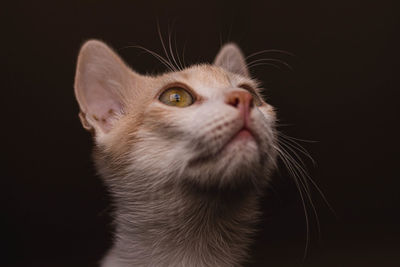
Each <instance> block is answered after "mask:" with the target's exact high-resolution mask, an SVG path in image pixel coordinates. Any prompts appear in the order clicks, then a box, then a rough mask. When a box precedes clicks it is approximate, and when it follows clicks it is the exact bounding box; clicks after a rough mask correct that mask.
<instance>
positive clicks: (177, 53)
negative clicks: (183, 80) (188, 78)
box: [174, 34, 185, 70]
mask: <svg viewBox="0 0 400 267" xmlns="http://www.w3.org/2000/svg"><path fill="white" fill-rule="evenodd" d="M174 44H175V53H176V57H177V58H178V62H179V66H180V69H181V70H183V69H184V68H185V67H184V65H183V64H182V61H181V58H180V56H179V52H178V45H177V44H176V34H175V35H174Z"/></svg>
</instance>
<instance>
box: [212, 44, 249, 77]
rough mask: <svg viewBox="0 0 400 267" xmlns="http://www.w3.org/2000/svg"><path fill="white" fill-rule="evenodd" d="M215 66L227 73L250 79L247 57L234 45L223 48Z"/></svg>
mask: <svg viewBox="0 0 400 267" xmlns="http://www.w3.org/2000/svg"><path fill="white" fill-rule="evenodd" d="M214 65H216V66H218V67H222V68H223V69H225V70H227V71H230V72H233V73H236V74H239V75H242V76H245V77H250V74H249V70H248V68H247V65H246V60H245V57H244V56H243V53H242V51H240V49H239V47H238V46H237V45H236V44H234V43H229V44H226V45H224V46H223V47H222V48H221V50H220V51H219V53H218V55H217V56H216V57H215V60H214Z"/></svg>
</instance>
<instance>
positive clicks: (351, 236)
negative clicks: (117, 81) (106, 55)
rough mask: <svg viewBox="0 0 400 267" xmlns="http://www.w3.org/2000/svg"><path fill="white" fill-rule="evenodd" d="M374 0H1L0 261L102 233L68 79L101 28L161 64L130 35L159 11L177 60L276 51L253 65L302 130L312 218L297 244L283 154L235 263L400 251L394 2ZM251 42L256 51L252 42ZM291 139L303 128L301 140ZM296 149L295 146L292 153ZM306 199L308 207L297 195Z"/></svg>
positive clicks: (325, 261)
mask: <svg viewBox="0 0 400 267" xmlns="http://www.w3.org/2000/svg"><path fill="white" fill-rule="evenodd" d="M394 2H395V1H393V3H394ZM393 3H390V2H385V1H355V0H353V1H339V0H336V1H293V2H292V3H290V4H289V3H288V1H241V2H235V3H234V2H205V1H197V2H196V3H195V2H193V3H188V2H187V1H173V0H171V1H164V2H154V1H145V2H138V1H96V0H91V1H66V2H61V1H47V2H43V1H25V2H18V1H16V2H14V3H13V4H12V6H11V5H4V3H3V4H2V7H1V9H2V13H3V14H2V18H3V19H4V22H3V23H2V24H3V25H2V26H3V27H4V28H3V30H2V35H1V37H2V38H1V46H2V47H3V48H2V49H1V52H2V53H1V54H2V60H1V76H2V83H1V95H2V96H1V102H2V108H5V111H4V112H2V116H1V118H2V123H1V125H2V127H1V133H2V136H3V138H2V139H1V141H2V143H1V151H2V158H3V159H2V170H1V180H0V184H1V189H0V190H1V192H0V196H1V202H0V203H1V207H2V209H1V212H2V215H1V222H0V223H1V227H0V229H1V233H0V234H1V235H0V238H1V250H0V251H1V254H2V255H1V265H2V266H95V264H96V262H97V261H98V259H100V258H101V255H102V254H103V253H104V251H105V250H106V249H107V248H108V247H109V245H110V231H111V226H110V218H109V216H108V215H107V214H108V209H109V208H108V206H109V199H108V198H107V194H106V191H105V189H104V188H103V186H102V184H101V182H100V179H98V177H96V175H95V172H94V170H93V165H92V162H91V159H90V151H91V146H92V143H91V138H90V135H89V134H88V133H87V132H85V131H84V130H83V128H82V127H81V125H80V122H79V120H78V116H77V114H78V106H77V104H76V103H75V99H74V95H73V79H74V71H75V70H74V69H75V63H76V57H77V53H78V50H79V47H80V45H81V44H82V43H83V42H84V41H85V40H87V39H90V38H98V39H101V40H104V41H105V42H107V43H109V44H110V45H111V46H113V47H114V48H115V49H116V50H117V51H118V52H119V53H120V55H121V56H122V57H123V58H124V59H125V60H126V61H127V62H128V63H129V65H131V66H132V67H133V68H134V69H136V70H137V71H139V72H142V73H146V72H148V73H149V72H150V73H154V72H160V71H163V70H164V68H163V66H162V65H161V64H160V63H159V62H157V60H155V59H154V58H152V57H151V56H149V55H146V54H144V53H143V52H141V51H140V50H138V49H135V48H125V47H127V46H130V45H142V46H144V47H146V48H148V49H151V50H154V51H156V52H159V53H162V48H161V44H160V41H159V38H158V34H157V20H158V21H159V24H160V28H161V32H162V33H163V34H164V38H166V36H167V35H168V27H169V28H170V30H171V32H172V37H173V38H172V40H173V42H172V43H173V44H174V40H176V44H177V46H178V50H179V51H180V53H181V52H182V50H183V47H184V46H185V47H186V48H185V51H186V52H185V57H186V61H187V62H188V63H195V62H204V61H207V62H210V61H211V60H212V59H213V57H214V55H215V54H216V53H217V51H218V49H219V47H220V44H221V42H222V43H224V42H227V41H234V42H237V43H238V44H239V45H240V46H241V47H242V49H243V51H244V52H245V54H247V55H249V54H251V53H253V52H257V51H260V50H263V49H282V50H286V51H289V52H291V53H293V54H295V56H287V55H285V54H280V53H270V54H264V55H260V56H259V58H260V57H269V58H278V59H282V60H285V61H286V62H288V63H289V64H290V65H291V66H292V67H293V70H289V69H288V68H286V67H285V66H284V65H282V64H281V69H282V70H278V69H275V68H273V67H271V66H256V67H255V68H253V69H252V73H253V74H254V76H256V77H257V78H258V79H260V80H261V81H263V85H264V87H265V88H266V96H267V100H268V101H269V102H270V103H271V104H272V105H274V106H275V107H276V108H277V111H278V115H279V118H280V124H282V126H281V127H280V130H281V131H283V132H284V133H286V134H288V135H290V136H294V137H297V138H302V139H310V140H316V141H318V142H315V143H302V144H303V145H304V146H305V147H306V149H307V150H308V151H309V152H310V154H311V155H312V156H313V157H314V159H315V160H316V162H317V164H316V165H315V166H314V165H313V164H312V163H311V162H310V161H309V160H308V161H307V160H306V162H305V165H306V166H307V168H308V170H309V173H310V175H311V177H313V179H314V180H315V181H316V183H317V184H318V185H319V186H320V188H321V189H322V191H323V192H325V194H326V197H327V199H328V201H329V202H330V203H331V205H332V206H333V208H334V210H335V211H336V213H337V215H336V216H335V215H333V214H332V213H331V212H330V211H329V208H328V207H327V206H326V205H325V204H324V202H323V201H322V198H321V197H320V196H319V194H318V193H317V192H316V190H315V189H313V190H312V191H313V193H312V195H313V199H314V201H315V206H316V209H317V211H318V214H319V218H320V224H321V234H320V235H318V228H317V224H316V219H315V217H314V216H312V214H311V215H310V246H309V249H308V254H307V257H306V258H305V259H304V260H303V253H304V246H305V242H306V241H305V240H306V239H305V238H306V230H305V229H306V226H305V223H304V212H303V210H302V205H301V201H300V198H299V197H298V192H297V191H296V187H295V185H294V183H293V182H292V179H291V178H289V177H288V176H287V172H286V171H285V170H284V168H283V167H282V170H281V171H280V173H278V174H277V175H275V177H274V183H273V186H274V190H269V191H268V196H267V197H266V199H265V200H264V201H263V203H264V204H263V210H264V211H265V215H264V219H263V221H262V223H260V228H261V231H260V232H259V233H258V235H257V238H256V244H255V245H254V246H253V248H252V250H251V254H252V257H251V262H250V263H249V264H248V266H400V255H399V252H400V243H399V237H400V230H399V222H400V215H399V204H400V201H399V193H398V191H399V186H400V181H399V178H400V177H399V175H398V171H397V169H398V158H399V157H398V155H397V153H398V146H397V139H398V131H397V123H398V112H399V105H398V96H399V93H398V90H399V86H398V78H397V77H396V74H397V73H398V71H399V57H398V54H399V42H398V39H399V38H398V34H399V33H398V26H399V17H398V14H396V12H395V10H396V8H395V6H394V4H393ZM256 58H257V57H256ZM300 143H301V142H300ZM302 158H303V159H306V157H304V156H303V157H302ZM307 207H308V211H309V213H312V210H311V208H310V205H309V204H307Z"/></svg>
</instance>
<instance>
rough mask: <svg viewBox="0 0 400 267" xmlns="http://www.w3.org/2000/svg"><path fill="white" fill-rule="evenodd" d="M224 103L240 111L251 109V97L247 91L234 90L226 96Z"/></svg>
mask: <svg viewBox="0 0 400 267" xmlns="http://www.w3.org/2000/svg"><path fill="white" fill-rule="evenodd" d="M225 103H227V104H228V105H231V106H233V107H235V108H238V109H240V110H242V109H246V110H248V109H250V108H252V107H253V96H252V95H251V94H250V93H249V92H247V91H243V90H240V91H239V90H236V91H232V92H229V93H228V94H227V95H226V97H225Z"/></svg>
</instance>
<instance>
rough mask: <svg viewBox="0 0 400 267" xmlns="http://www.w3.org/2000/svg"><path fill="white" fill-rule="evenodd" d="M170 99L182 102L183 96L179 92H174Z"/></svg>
mask: <svg viewBox="0 0 400 267" xmlns="http://www.w3.org/2000/svg"><path fill="white" fill-rule="evenodd" d="M169 98H170V101H171V102H180V101H181V96H180V95H179V94H172V95H170V97H169Z"/></svg>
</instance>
